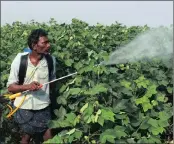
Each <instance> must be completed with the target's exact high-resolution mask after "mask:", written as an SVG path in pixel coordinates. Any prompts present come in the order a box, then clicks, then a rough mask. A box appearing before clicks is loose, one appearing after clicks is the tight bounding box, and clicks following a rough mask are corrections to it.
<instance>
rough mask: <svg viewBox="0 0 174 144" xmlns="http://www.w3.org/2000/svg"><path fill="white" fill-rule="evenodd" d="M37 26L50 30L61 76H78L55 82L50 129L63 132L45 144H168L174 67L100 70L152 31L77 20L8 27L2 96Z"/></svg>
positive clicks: (129, 65) (3, 45)
mask: <svg viewBox="0 0 174 144" xmlns="http://www.w3.org/2000/svg"><path fill="white" fill-rule="evenodd" d="M38 27H41V28H44V29H46V30H48V31H49V38H50V41H51V44H52V49H51V53H52V54H53V55H54V56H55V57H56V58H57V62H58V63H57V77H61V76H63V75H66V74H69V73H71V72H75V71H77V72H78V74H77V75H76V76H72V77H71V78H67V79H64V80H61V81H59V82H57V83H56V84H57V86H56V89H55V91H54V93H52V97H53V98H52V99H53V100H52V101H53V112H54V116H55V117H54V119H53V120H52V121H50V122H49V127H50V128H53V129H55V130H56V129H58V130H56V132H55V136H54V138H53V139H50V140H48V141H47V142H45V143H93V144H95V143H121V142H122V143H163V142H164V140H165V139H166V138H165V137H164V135H165V134H166V131H167V128H168V127H169V126H170V125H171V121H170V120H171V117H172V115H173V113H172V107H173V105H172V95H173V89H172V87H173V81H172V68H171V67H170V65H169V64H168V63H167V61H165V62H164V61H160V60H159V59H153V60H151V61H146V62H145V61H140V62H136V63H126V64H118V65H112V66H103V65H98V64H99V63H100V62H102V61H104V60H107V59H108V57H109V55H110V54H111V52H113V51H114V50H115V49H117V48H118V47H120V46H123V45H125V44H127V43H129V42H130V41H131V40H132V39H134V38H135V37H136V36H137V35H138V34H139V33H140V32H143V31H145V30H147V29H150V28H149V27H147V26H142V27H140V26H132V27H126V26H123V25H122V24H120V23H115V24H112V25H110V26H104V25H101V24H97V25H96V26H90V25H89V24H88V23H86V22H83V21H80V20H78V19H72V23H71V24H58V23H57V22H56V21H55V20H54V19H51V20H50V22H49V24H46V23H37V22H34V21H32V22H31V23H28V24H22V23H21V22H15V23H13V24H12V25H9V24H7V25H5V26H3V27H1V54H0V59H1V60H2V61H1V84H0V89H1V92H2V93H4V92H5V90H6V82H7V78H8V76H9V71H10V64H11V62H12V60H13V58H14V57H15V56H16V54H17V53H18V52H21V51H22V50H23V48H24V47H27V44H26V39H27V36H28V34H29V32H30V31H31V30H32V29H34V28H38ZM3 136H4V137H6V135H1V137H3ZM6 142H7V140H6Z"/></svg>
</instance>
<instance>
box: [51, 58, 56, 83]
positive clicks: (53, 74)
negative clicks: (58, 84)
mask: <svg viewBox="0 0 174 144" xmlns="http://www.w3.org/2000/svg"><path fill="white" fill-rule="evenodd" d="M52 58H53V72H52V74H51V80H54V79H56V59H55V57H53V56H52Z"/></svg>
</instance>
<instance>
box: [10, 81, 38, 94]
mask: <svg viewBox="0 0 174 144" xmlns="http://www.w3.org/2000/svg"><path fill="white" fill-rule="evenodd" d="M39 86H40V84H39V83H38V82H36V81H33V82H32V83H30V84H25V85H18V84H16V83H14V84H11V85H9V87H8V91H9V92H12V93H18V92H23V91H26V90H31V91H35V90H38V89H39V88H40V87H39Z"/></svg>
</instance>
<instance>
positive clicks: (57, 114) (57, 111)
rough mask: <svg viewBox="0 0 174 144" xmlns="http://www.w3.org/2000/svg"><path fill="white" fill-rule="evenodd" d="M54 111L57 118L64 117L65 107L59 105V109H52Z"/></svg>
mask: <svg viewBox="0 0 174 144" xmlns="http://www.w3.org/2000/svg"><path fill="white" fill-rule="evenodd" d="M54 113H55V115H56V116H57V117H58V118H64V116H65V115H66V109H65V108H64V107H63V106H61V107H60V108H59V110H57V109H56V110H54Z"/></svg>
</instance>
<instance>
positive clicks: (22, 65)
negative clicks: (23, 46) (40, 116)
mask: <svg viewBox="0 0 174 144" xmlns="http://www.w3.org/2000/svg"><path fill="white" fill-rule="evenodd" d="M27 60H28V54H26V55H22V56H21V61H20V66H19V74H18V76H19V85H22V84H23V83H24V78H25V75H26V71H27V66H28V62H27Z"/></svg>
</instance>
